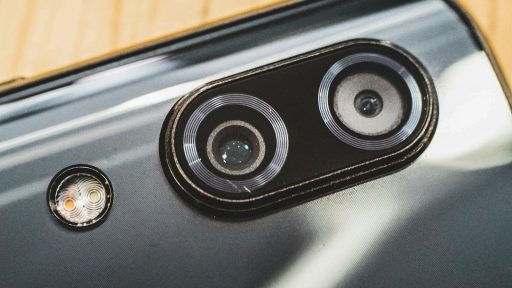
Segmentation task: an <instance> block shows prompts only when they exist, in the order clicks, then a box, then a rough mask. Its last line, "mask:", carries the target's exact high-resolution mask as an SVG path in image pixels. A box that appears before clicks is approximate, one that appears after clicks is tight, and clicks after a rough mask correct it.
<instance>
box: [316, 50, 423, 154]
mask: <svg viewBox="0 0 512 288" xmlns="http://www.w3.org/2000/svg"><path fill="white" fill-rule="evenodd" d="M361 63H376V64H380V65H384V66H386V67H387V68H390V69H392V70H393V71H395V72H396V73H397V74H398V75H399V76H400V77H401V78H402V79H403V80H404V82H405V84H406V86H407V88H408V89H409V92H410V97H411V111H410V115H409V118H408V119H407V121H406V122H405V124H404V125H403V126H402V127H401V128H400V129H399V130H398V131H397V132H395V133H394V134H392V135H390V136H389V137H386V138H383V139H365V138H362V137H357V136H355V135H353V134H352V133H351V132H353V131H352V130H350V129H348V128H345V127H342V126H341V125H339V124H338V122H337V121H336V119H335V118H334V117H335V116H334V115H333V113H332V112H331V109H330V103H329V102H330V101H329V98H330V91H331V89H335V88H334V87H332V86H333V85H332V84H333V83H334V81H335V79H336V77H337V76H338V75H339V74H340V73H341V72H342V71H344V70H345V69H347V68H349V67H351V66H353V65H356V64H361ZM318 107H319V110H320V114H321V116H322V119H323V121H324V123H325V125H326V126H327V128H328V129H329V130H330V131H331V133H332V134H334V135H335V136H336V137H337V138H338V139H340V140H341V141H343V142H345V143H347V144H349V145H351V146H353V147H356V148H359V149H362V150H382V149H387V148H391V147H394V146H396V145H398V144H400V143H402V142H403V141H404V140H406V139H407V138H408V137H409V136H411V135H412V134H413V132H414V130H415V129H416V127H417V126H418V124H419V123H420V119H421V115H422V113H421V112H422V109H423V101H422V93H421V90H420V87H419V85H418V83H417V82H416V80H415V78H414V76H413V75H412V74H411V73H410V72H409V70H408V69H407V68H406V67H405V66H404V65H402V64H400V63H399V62H397V61H395V60H393V59H391V58H389V57H387V56H385V55H382V54H377V53H369V52H360V53H355V54H351V55H349V56H346V57H344V58H342V59H340V60H338V61H337V62H336V63H334V64H333V65H332V66H331V67H330V68H329V69H328V70H327V72H326V73H325V75H324V77H323V78H322V81H321V83H320V88H319V90H318ZM336 117H337V116H336ZM347 129H348V130H347Z"/></svg>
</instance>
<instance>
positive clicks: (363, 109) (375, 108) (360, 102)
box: [354, 90, 383, 118]
mask: <svg viewBox="0 0 512 288" xmlns="http://www.w3.org/2000/svg"><path fill="white" fill-rule="evenodd" d="M382 106H383V102H382V97H380V95H379V94H378V93H377V92H375V91H372V90H364V91H361V92H359V94H357V95H356V97H355V98H354V107H355V108H356V110H357V112H359V114H361V115H362V116H364V117H368V118H373V117H375V116H377V115H379V113H380V112H381V111H382Z"/></svg>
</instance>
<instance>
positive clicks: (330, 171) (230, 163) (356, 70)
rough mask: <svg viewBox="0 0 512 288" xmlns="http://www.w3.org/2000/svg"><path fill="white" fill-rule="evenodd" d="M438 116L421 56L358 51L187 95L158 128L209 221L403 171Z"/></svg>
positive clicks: (171, 166) (365, 47)
mask: <svg viewBox="0 0 512 288" xmlns="http://www.w3.org/2000/svg"><path fill="white" fill-rule="evenodd" d="M437 109H438V108H437V96H436V92H435V88H434V85H433V82H432V80H431V78H430V76H429V75H428V73H427V71H426V69H425V68H424V67H423V65H421V63H420V62H419V61H418V60H417V59H416V58H415V57H414V56H412V55H410V54H409V53H408V52H407V51H405V50H404V49H402V48H400V47H397V46H395V45H393V44H391V43H389V42H384V41H378V40H371V39H360V40H352V41H348V42H344V43H340V44H337V45H333V46H330V47H326V48H323V49H319V50H316V51H312V52H309V53H306V54H302V55H299V56H296V57H293V58H290V59H287V60H283V61H280V62H277V63H273V64H269V65H266V66H263V67H260V68H256V69H252V70H249V71H246V72H242V73H239V74H236V75H233V76H230V77H227V78H223V79H220V80H217V81H214V82H211V83H208V84H206V85H204V86H202V87H200V88H199V89H197V90H195V91H193V92H191V93H189V94H188V95H186V96H184V97H183V98H182V99H180V101H178V102H177V104H176V105H175V106H174V107H173V108H172V110H171V111H170V113H169V115H168V117H167V119H166V121H165V123H164V125H163V128H162V133H161V145H160V149H161V160H162V166H163V168H164V170H165V172H166V174H167V176H168V179H169V180H170V182H171V184H172V185H173V186H175V188H176V190H177V191H179V192H180V193H181V194H182V195H183V196H184V197H185V199H187V200H188V201H190V203H192V204H193V205H195V206H198V207H200V208H201V209H203V210H206V211H210V212H213V213H215V214H221V215H254V214H260V213H263V212H268V211H273V210H275V209H280V208H282V207H286V206H290V205H294V204H296V203H300V202H304V201H307V200H310V199H314V198H317V197H320V196H322V195H326V194H329V193H333V192H336V191H339V190H340V189H343V188H346V187H349V186H352V185H355V184H357V183H360V182H363V181H367V180H370V179H374V178H377V177H380V176H384V175H387V174H389V173H392V172H395V171H398V170H399V169H401V168H403V167H405V166H406V165H408V164H410V163H411V162H412V161H413V160H414V159H416V158H417V157H418V156H419V155H420V153H421V152H422V151H423V150H424V149H425V148H426V146H427V145H428V143H429V142H430V140H431V138H432V135H433V132H434V130H435V126H436V122H437Z"/></svg>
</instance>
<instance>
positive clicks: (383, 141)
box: [318, 52, 423, 150]
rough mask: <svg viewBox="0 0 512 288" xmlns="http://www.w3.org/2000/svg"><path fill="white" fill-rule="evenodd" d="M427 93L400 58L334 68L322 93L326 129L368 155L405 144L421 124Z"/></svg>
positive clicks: (357, 59)
mask: <svg viewBox="0 0 512 288" xmlns="http://www.w3.org/2000/svg"><path fill="white" fill-rule="evenodd" d="M422 105H423V104H422V93H421V91H420V89H419V86H418V83H417V82H416V80H415V78H414V77H413V75H412V74H411V73H410V72H409V70H408V68H407V67H406V66H405V65H404V64H403V63H401V61H400V60H399V58H395V57H388V56H386V55H384V54H379V53H370V52H368V53H367V52H359V53H355V54H350V55H348V56H345V57H343V58H342V59H340V60H338V61H337V62H335V63H334V64H333V65H332V66H331V67H330V68H329V69H328V70H327V72H326V73H325V75H324V77H323V78H322V82H321V83H320V88H319V90H318V107H319V110H320V114H321V116H322V119H323V121H324V123H325V125H326V126H327V128H328V129H329V130H330V131H331V132H332V133H333V134H334V135H335V136H336V137H337V138H338V139H340V140H341V141H343V142H345V143H347V144H349V145H351V146H354V147H356V148H359V149H364V150H381V149H387V148H391V147H393V146H396V145H398V144H400V143H402V142H403V141H404V140H405V139H407V137H409V136H410V135H411V134H412V133H413V131H414V129H415V128H416V127H417V125H418V123H419V121H420V115H421V111H422Z"/></svg>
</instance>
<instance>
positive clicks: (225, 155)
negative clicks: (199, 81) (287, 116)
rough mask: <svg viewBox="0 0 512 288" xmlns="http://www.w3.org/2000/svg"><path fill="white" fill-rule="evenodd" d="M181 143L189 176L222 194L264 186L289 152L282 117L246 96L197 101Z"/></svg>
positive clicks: (279, 169)
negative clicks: (198, 103)
mask: <svg viewBox="0 0 512 288" xmlns="http://www.w3.org/2000/svg"><path fill="white" fill-rule="evenodd" d="M231 119H236V120H231ZM246 121H247V122H246ZM218 123H220V124H218ZM262 135H264V136H265V137H263V136H262ZM182 141H183V142H182V143H181V145H180V147H181V148H182V149H183V155H184V157H185V159H186V164H187V166H188V168H190V170H191V172H192V174H191V176H192V177H197V178H198V180H200V181H201V182H202V183H203V184H205V185H206V186H208V187H210V188H213V189H217V190H219V191H223V192H227V193H248V192H249V193H250V192H252V191H254V190H256V189H258V188H260V187H262V186H264V185H266V184H267V183H268V182H269V181H271V180H272V179H274V177H276V176H277V174H279V172H280V171H281V169H282V167H283V165H284V164H285V161H286V156H287V154H288V130H287V129H286V125H285V124H284V121H283V119H282V118H281V116H279V113H277V111H276V110H274V108H273V107H272V106H270V105H269V104H268V103H266V102H265V101H263V100H261V99H260V98H258V97H255V96H252V95H248V94H223V95H218V96H215V97H213V98H209V99H207V100H206V101H204V102H202V103H200V105H198V106H197V107H196V108H194V111H193V113H192V114H191V115H190V116H189V117H188V120H187V121H186V125H185V127H184V129H183V140H182ZM203 153H204V154H203Z"/></svg>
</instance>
